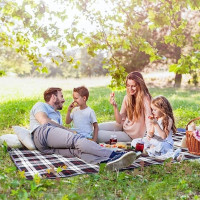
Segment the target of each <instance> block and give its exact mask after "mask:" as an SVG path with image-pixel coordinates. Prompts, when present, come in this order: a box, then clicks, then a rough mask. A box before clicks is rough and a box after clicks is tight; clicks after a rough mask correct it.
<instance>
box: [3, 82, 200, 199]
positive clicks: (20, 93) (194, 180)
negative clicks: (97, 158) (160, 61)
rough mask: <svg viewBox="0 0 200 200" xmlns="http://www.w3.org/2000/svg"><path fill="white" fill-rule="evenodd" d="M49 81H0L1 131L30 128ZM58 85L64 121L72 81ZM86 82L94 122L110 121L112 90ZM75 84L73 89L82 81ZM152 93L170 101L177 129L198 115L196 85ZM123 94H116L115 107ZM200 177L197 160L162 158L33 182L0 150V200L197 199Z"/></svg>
mask: <svg viewBox="0 0 200 200" xmlns="http://www.w3.org/2000/svg"><path fill="white" fill-rule="evenodd" d="M6 81H7V84H6ZM53 81H54V82H52V80H45V81H44V80H40V79H13V80H12V81H11V80H10V79H9V80H7V79H4V80H3V79H1V80H0V83H1V88H0V99H1V102H0V130H1V131H0V135H2V134H7V133H13V130H12V126H13V125H21V126H24V127H27V128H28V127H29V111H30V109H31V107H32V106H33V105H34V104H35V103H36V102H37V101H43V97H42V96H43V95H42V94H43V91H44V90H45V89H46V88H47V87H48V86H47V85H49V84H50V83H51V85H52V83H56V80H53ZM99 82H101V81H99ZM57 83H58V84H57V85H55V86H59V87H62V88H64V91H63V93H64V97H65V99H66V102H65V104H64V109H63V110H62V112H61V113H62V116H63V119H64V117H65V114H66V110H67V107H68V105H69V104H70V102H71V101H72V96H71V94H72V87H71V86H72V84H70V83H69V82H66V80H65V81H64V80H63V81H61V80H57ZM90 83H92V82H91V80H90ZM90 83H87V84H85V85H86V86H88V87H89V90H90V97H89V100H88V105H89V106H90V107H92V108H93V109H94V110H95V112H96V115H97V119H98V122H99V123H100V122H103V121H109V120H114V118H113V109H112V107H111V106H110V104H109V101H108V99H109V94H110V92H111V90H110V89H108V88H107V87H106V86H102V85H98V84H96V85H95V86H96V87H91V85H92V84H90ZM101 83H102V82H101ZM76 84H77V85H76ZM76 84H74V85H73V87H76V86H80V85H82V84H83V83H78V82H77V83H76ZM78 84H79V85H78ZM49 86H50V85H49ZM150 92H151V94H152V96H153V97H154V96H157V95H164V96H165V97H167V98H168V99H169V101H170V103H171V104H172V107H173V110H174V115H175V119H176V126H177V127H183V128H185V126H186V124H187V123H188V122H189V121H190V120H191V119H193V118H195V117H197V116H200V95H199V89H196V90H191V91H190V90H185V89H174V88H150ZM124 94H125V92H116V99H117V102H118V105H120V104H121V102H122V100H123V96H124ZM199 180H200V164H199V163H198V162H197V161H195V162H189V161H184V162H182V163H178V164H170V163H169V162H167V161H166V162H165V164H164V165H162V166H161V165H160V166H150V167H145V168H144V169H139V170H134V171H123V172H119V173H116V172H100V173H99V174H93V175H82V176H76V177H71V178H65V179H60V180H59V181H57V180H47V179H40V178H38V177H35V179H34V180H33V181H27V180H25V179H24V178H23V174H21V173H19V172H18V171H17V170H16V168H15V165H14V164H13V162H12V161H11V159H10V157H9V155H8V153H6V149H5V148H4V147H1V148H0V199H63V200H65V199H109V200H110V199H142V200H143V199H200V181H199Z"/></svg>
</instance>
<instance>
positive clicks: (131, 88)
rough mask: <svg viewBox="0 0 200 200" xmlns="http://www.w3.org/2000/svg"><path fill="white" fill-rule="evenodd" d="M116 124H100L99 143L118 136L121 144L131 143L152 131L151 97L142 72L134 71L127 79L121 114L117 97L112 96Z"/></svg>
mask: <svg viewBox="0 0 200 200" xmlns="http://www.w3.org/2000/svg"><path fill="white" fill-rule="evenodd" d="M110 103H111V105H112V106H113V109H114V116H115V120H116V122H104V123H101V124H99V133H98V142H107V141H108V140H109V139H110V136H111V135H113V134H114V135H117V140H118V141H120V142H131V141H132V139H134V138H141V137H143V136H144V134H145V132H146V130H147V132H149V130H150V119H148V116H149V115H151V107H150V104H151V95H150V93H149V90H148V88H147V86H146V84H145V81H144V79H143V76H142V74H141V73H140V72H137V71H134V72H131V73H129V74H128V76H127V77H126V95H125V97H124V99H123V102H122V106H121V110H120V112H119V110H118V106H117V103H116V101H115V95H114V93H112V94H111V95H110Z"/></svg>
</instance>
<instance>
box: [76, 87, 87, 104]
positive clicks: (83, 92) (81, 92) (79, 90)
mask: <svg viewBox="0 0 200 200" xmlns="http://www.w3.org/2000/svg"><path fill="white" fill-rule="evenodd" d="M73 92H77V93H78V94H79V95H80V96H81V97H86V101H87V100H88V97H89V91H88V89H87V88H86V87H85V86H81V87H77V88H74V90H73Z"/></svg>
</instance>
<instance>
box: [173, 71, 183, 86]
mask: <svg viewBox="0 0 200 200" xmlns="http://www.w3.org/2000/svg"><path fill="white" fill-rule="evenodd" d="M181 80H182V74H176V75H175V84H174V87H176V88H180V87H181Z"/></svg>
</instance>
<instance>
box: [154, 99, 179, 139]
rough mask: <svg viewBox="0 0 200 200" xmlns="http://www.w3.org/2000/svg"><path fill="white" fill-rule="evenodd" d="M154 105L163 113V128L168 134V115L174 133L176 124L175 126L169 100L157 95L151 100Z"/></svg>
mask: <svg viewBox="0 0 200 200" xmlns="http://www.w3.org/2000/svg"><path fill="white" fill-rule="evenodd" d="M151 103H152V104H153V105H154V106H155V107H157V108H158V109H159V110H160V111H161V112H162V114H163V130H164V132H165V133H166V134H167V135H168V134H169V130H168V126H169V117H170V118H171V119H172V131H173V133H174V134H175V133H176V126H175V120H174V115H173V110H172V107H171V105H170V103H169V101H168V100H167V99H166V98H165V97H164V96H157V97H155V98H153V100H152V102H151Z"/></svg>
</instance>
